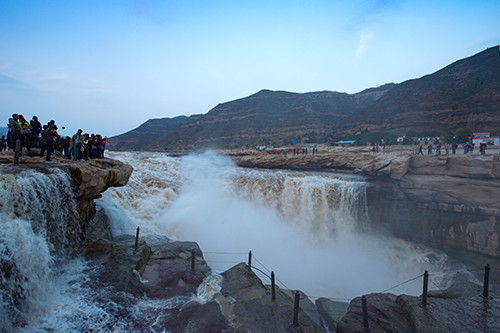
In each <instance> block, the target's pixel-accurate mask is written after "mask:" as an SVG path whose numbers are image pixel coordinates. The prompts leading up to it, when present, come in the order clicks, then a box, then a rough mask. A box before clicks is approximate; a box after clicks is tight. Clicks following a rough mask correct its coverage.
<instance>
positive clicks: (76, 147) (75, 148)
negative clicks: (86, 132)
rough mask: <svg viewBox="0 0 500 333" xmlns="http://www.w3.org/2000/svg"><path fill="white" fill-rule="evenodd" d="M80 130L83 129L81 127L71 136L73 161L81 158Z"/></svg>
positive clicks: (81, 140) (81, 136)
mask: <svg viewBox="0 0 500 333" xmlns="http://www.w3.org/2000/svg"><path fill="white" fill-rule="evenodd" d="M82 132H83V131H82V130H81V129H79V130H78V131H77V132H76V134H74V135H73V137H72V138H71V147H72V153H73V160H75V161H76V160H79V159H81V153H80V150H81V149H82V144H83V135H82Z"/></svg>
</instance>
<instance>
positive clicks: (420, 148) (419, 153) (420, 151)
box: [417, 145, 424, 156]
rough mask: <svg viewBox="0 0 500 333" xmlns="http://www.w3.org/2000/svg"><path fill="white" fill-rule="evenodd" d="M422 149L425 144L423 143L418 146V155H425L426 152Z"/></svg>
mask: <svg viewBox="0 0 500 333" xmlns="http://www.w3.org/2000/svg"><path fill="white" fill-rule="evenodd" d="M422 149H423V146H422V145H420V147H419V148H418V153H417V156H418V155H422V156H424V152H423V151H422Z"/></svg>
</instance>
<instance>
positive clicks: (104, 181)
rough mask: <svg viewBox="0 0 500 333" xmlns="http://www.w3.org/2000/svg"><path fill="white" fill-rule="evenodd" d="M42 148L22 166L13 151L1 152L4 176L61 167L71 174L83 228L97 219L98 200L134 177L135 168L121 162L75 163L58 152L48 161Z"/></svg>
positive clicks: (96, 160)
mask: <svg viewBox="0 0 500 333" xmlns="http://www.w3.org/2000/svg"><path fill="white" fill-rule="evenodd" d="M37 151H38V149H32V152H33V156H28V155H26V154H23V156H22V157H21V159H20V162H19V164H17V165H16V164H14V153H13V152H12V151H4V152H0V165H1V166H2V173H13V174H14V173H18V172H21V171H23V170H27V169H34V170H38V171H40V172H42V173H50V172H51V171H50V169H51V168H58V169H61V170H63V171H65V172H68V173H69V174H70V175H71V178H72V181H73V192H74V193H75V197H74V198H75V200H76V202H77V208H78V212H79V215H80V225H81V226H83V225H85V224H87V223H88V222H90V220H91V219H92V218H93V217H94V216H95V213H96V211H95V203H94V199H96V198H100V197H101V193H102V192H104V191H106V190H107V189H108V188H110V187H116V186H125V185H126V184H127V182H128V179H129V178H130V175H131V174H132V170H133V169H132V167H131V166H130V165H127V164H125V163H122V162H120V161H116V160H112V159H109V158H102V159H93V160H88V161H86V160H82V161H73V160H70V159H68V158H66V157H64V156H63V155H61V154H60V153H59V152H56V153H54V155H53V156H52V158H51V161H46V160H45V158H41V157H39V156H38V154H37Z"/></svg>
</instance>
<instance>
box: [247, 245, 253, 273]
mask: <svg viewBox="0 0 500 333" xmlns="http://www.w3.org/2000/svg"><path fill="white" fill-rule="evenodd" d="M251 271H252V250H250V251H248V272H247V273H248V274H250V272H251Z"/></svg>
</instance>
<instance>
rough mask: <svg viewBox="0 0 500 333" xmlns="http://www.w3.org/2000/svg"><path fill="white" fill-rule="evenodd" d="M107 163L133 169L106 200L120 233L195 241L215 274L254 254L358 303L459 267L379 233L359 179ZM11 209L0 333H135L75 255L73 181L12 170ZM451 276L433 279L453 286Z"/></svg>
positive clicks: (280, 274)
mask: <svg viewBox="0 0 500 333" xmlns="http://www.w3.org/2000/svg"><path fill="white" fill-rule="evenodd" d="M108 157H110V158H114V159H118V160H121V161H123V162H126V163H128V164H130V165H132V166H133V167H134V172H133V174H132V176H131V178H130V180H129V183H128V184H127V185H126V186H125V187H120V188H111V189H108V190H107V191H106V192H105V193H104V194H103V196H102V198H101V199H98V200H96V203H97V206H98V208H101V209H104V210H105V213H106V215H107V216H108V217H109V220H110V223H111V226H112V231H113V234H114V235H115V236H116V235H121V234H130V235H135V231H136V228H137V227H138V226H139V227H140V229H141V237H146V238H147V237H148V236H151V235H154V234H161V235H165V236H167V237H169V238H170V239H173V240H191V241H196V242H197V243H198V244H199V245H200V247H201V249H202V251H203V253H204V257H205V260H206V261H207V262H208V264H209V265H210V266H211V267H212V269H213V270H214V271H216V272H221V271H224V270H226V269H228V268H230V267H232V266H233V265H235V264H237V263H240V262H246V260H247V253H248V251H249V250H251V251H252V254H253V264H254V265H255V267H257V268H258V269H259V270H261V271H263V272H267V273H269V272H270V271H271V270H272V271H274V272H275V274H276V277H277V281H278V282H277V284H278V286H280V287H281V288H290V289H299V290H302V291H304V292H305V293H306V294H307V295H309V296H310V297H311V298H314V297H319V296H322V297H329V298H333V299H338V300H344V301H348V300H349V299H351V298H353V297H356V296H359V295H362V294H366V293H372V292H383V291H386V290H390V292H391V293H394V294H402V293H406V294H412V295H419V294H420V293H421V280H419V279H418V280H415V281H412V282H408V283H404V284H402V285H401V286H398V287H395V288H393V287H394V286H397V285H399V284H401V283H402V282H405V281H408V280H411V279H412V278H414V277H416V276H419V275H421V274H422V273H423V272H424V270H429V271H434V272H446V270H447V269H448V267H447V265H448V257H447V256H446V255H444V254H442V253H439V252H436V251H435V250H433V249H430V248H427V247H424V246H421V245H417V244H413V243H409V242H406V241H403V240H400V239H396V238H393V237H389V236H384V235H382V234H380V233H378V232H376V231H374V230H373V229H372V228H371V227H370V221H369V212H368V211H367V205H366V187H367V186H369V185H368V184H367V183H366V182H365V180H364V179H363V178H361V177H358V176H351V175H341V174H332V173H326V172H296V171H277V170H256V169H243V168H239V167H237V166H236V165H234V163H233V162H232V161H231V160H230V159H229V158H228V157H226V156H223V155H220V154H217V153H214V152H207V153H203V154H198V155H189V156H184V157H170V156H168V155H167V154H164V153H137V152H133V153H132V152H120V153H118V152H110V153H108ZM0 208H1V213H0V218H1V223H2V228H0V265H1V266H2V274H1V276H0V278H1V280H0V321H1V322H2V323H3V326H2V327H3V328H2V329H1V330H0V331H2V330H3V331H6V332H10V331H19V332H32V331H36V332H71V331H75V332H78V331H111V330H112V331H128V330H129V329H128V326H127V325H128V324H127V322H126V321H127V320H128V319H124V318H119V315H117V314H116V313H118V312H117V311H115V312H113V311H111V310H110V309H112V307H113V306H114V305H113V304H110V303H109V302H104V301H103V300H102V299H103V297H102V296H103V295H99V294H98V293H97V292H96V291H95V290H93V289H91V288H89V287H88V285H89V283H91V281H89V279H90V278H89V276H90V274H91V272H92V266H91V265H90V264H89V263H88V262H86V261H85V260H84V259H83V258H82V257H81V256H79V255H76V256H75V252H78V249H74V248H73V247H72V245H71V244H72V241H73V240H74V237H76V236H75V235H74V232H72V230H73V229H74V227H75V225H76V223H77V222H76V221H77V220H78V216H77V212H76V204H75V202H74V200H73V195H72V192H71V179H70V178H69V177H68V175H67V174H65V173H64V172H62V171H60V170H58V169H54V170H52V173H50V174H42V173H37V172H33V171H25V172H22V173H20V174H17V175H2V182H1V183H0ZM71 226H73V228H72V227H71ZM7 272H8V273H7ZM256 273H257V274H258V275H259V276H261V278H262V280H263V282H264V283H265V284H268V283H269V281H268V280H267V277H265V275H263V274H262V273H260V272H259V271H256ZM441 277H442V278H438V277H436V278H435V280H434V281H433V282H434V283H436V284H440V285H444V284H446V274H444V275H441ZM101 292H102V293H105V292H106V291H105V290H103V291H101ZM160 303H161V302H160ZM160 303H158V301H156V303H155V302H149V301H148V300H139V302H138V303H137V304H136V305H134V306H135V309H134V311H133V314H134V316H133V317H134V320H140V318H141V312H142V311H152V310H151V309H153V308H154V307H157V306H167V305H166V304H160ZM148 309H149V310H148ZM110 327H113V329H111V328H110ZM151 331H152V332H154V331H155V330H154V329H153V328H151Z"/></svg>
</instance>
